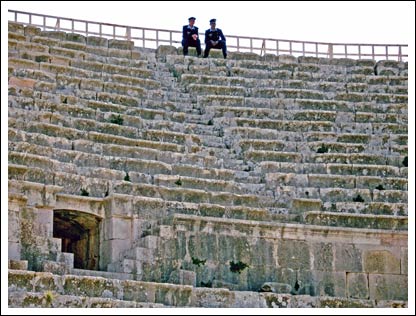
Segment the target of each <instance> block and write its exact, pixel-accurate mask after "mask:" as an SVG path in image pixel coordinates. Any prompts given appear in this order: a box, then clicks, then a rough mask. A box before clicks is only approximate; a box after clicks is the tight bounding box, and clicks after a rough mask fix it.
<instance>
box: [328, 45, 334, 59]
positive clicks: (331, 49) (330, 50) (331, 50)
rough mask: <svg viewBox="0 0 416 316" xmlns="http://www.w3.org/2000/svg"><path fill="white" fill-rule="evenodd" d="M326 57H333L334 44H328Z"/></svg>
mask: <svg viewBox="0 0 416 316" xmlns="http://www.w3.org/2000/svg"><path fill="white" fill-rule="evenodd" d="M328 58H330V59H332V58H334V46H333V45H332V44H328Z"/></svg>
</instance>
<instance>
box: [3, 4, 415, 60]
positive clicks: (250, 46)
mask: <svg viewBox="0 0 416 316" xmlns="http://www.w3.org/2000/svg"><path fill="white" fill-rule="evenodd" d="M8 13H9V16H11V17H12V18H9V21H12V22H18V23H22V24H24V25H32V26H36V27H40V28H42V30H43V31H50V30H52V31H66V32H71V33H78V34H82V35H85V36H99V37H104V38H111V39H120V40H130V41H133V42H134V45H135V46H137V47H144V48H153V49H154V48H157V47H158V46H159V45H171V46H175V47H179V46H181V40H182V32H181V31H172V30H164V29H153V28H143V27H136V26H127V25H119V24H110V23H102V22H94V21H87V20H79V19H71V18H65V17H59V16H53V15H44V14H37V13H30V12H23V11H15V10H8ZM200 37H201V42H203V38H204V35H203V34H201V35H200ZM226 37H227V47H228V49H229V50H230V51H233V50H235V51H237V52H250V53H257V54H259V55H261V56H264V55H265V54H275V55H281V54H289V55H293V56H314V57H324V58H353V59H373V60H381V59H385V60H397V61H407V59H408V53H407V50H408V45H404V44H351V43H349V44H347V43H325V42H311V41H294V40H282V39H272V38H262V37H247V36H236V35H227V36H226Z"/></svg>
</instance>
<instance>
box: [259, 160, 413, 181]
mask: <svg viewBox="0 0 416 316" xmlns="http://www.w3.org/2000/svg"><path fill="white" fill-rule="evenodd" d="M258 167H259V168H260V169H261V173H271V172H283V173H298V174H307V173H321V174H325V173H327V174H336V175H356V176H377V177H396V178H401V177H407V172H404V169H405V168H404V167H403V168H399V167H395V166H386V165H364V164H363V165H360V164H352V165H350V164H348V165H346V164H339V163H328V164H322V163H292V162H271V161H270V162H269V161H267V162H261V163H260V164H259V166H258Z"/></svg>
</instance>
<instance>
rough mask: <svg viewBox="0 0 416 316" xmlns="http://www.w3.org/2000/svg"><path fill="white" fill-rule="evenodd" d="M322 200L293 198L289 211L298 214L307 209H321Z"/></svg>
mask: <svg viewBox="0 0 416 316" xmlns="http://www.w3.org/2000/svg"><path fill="white" fill-rule="evenodd" d="M321 209H322V201H321V200H318V199H293V200H292V208H291V212H293V213H296V214H300V213H305V212H309V211H321Z"/></svg>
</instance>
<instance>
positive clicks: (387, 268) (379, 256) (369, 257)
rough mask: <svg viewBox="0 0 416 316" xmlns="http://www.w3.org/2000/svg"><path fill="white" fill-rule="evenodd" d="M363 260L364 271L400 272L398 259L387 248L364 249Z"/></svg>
mask: <svg viewBox="0 0 416 316" xmlns="http://www.w3.org/2000/svg"><path fill="white" fill-rule="evenodd" d="M363 261H364V271H365V272H368V273H379V274H380V273H389V274H390V273H393V274H400V259H398V258H396V257H395V256H394V255H393V254H392V253H391V252H389V251H387V250H374V251H365V252H364V255H363Z"/></svg>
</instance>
